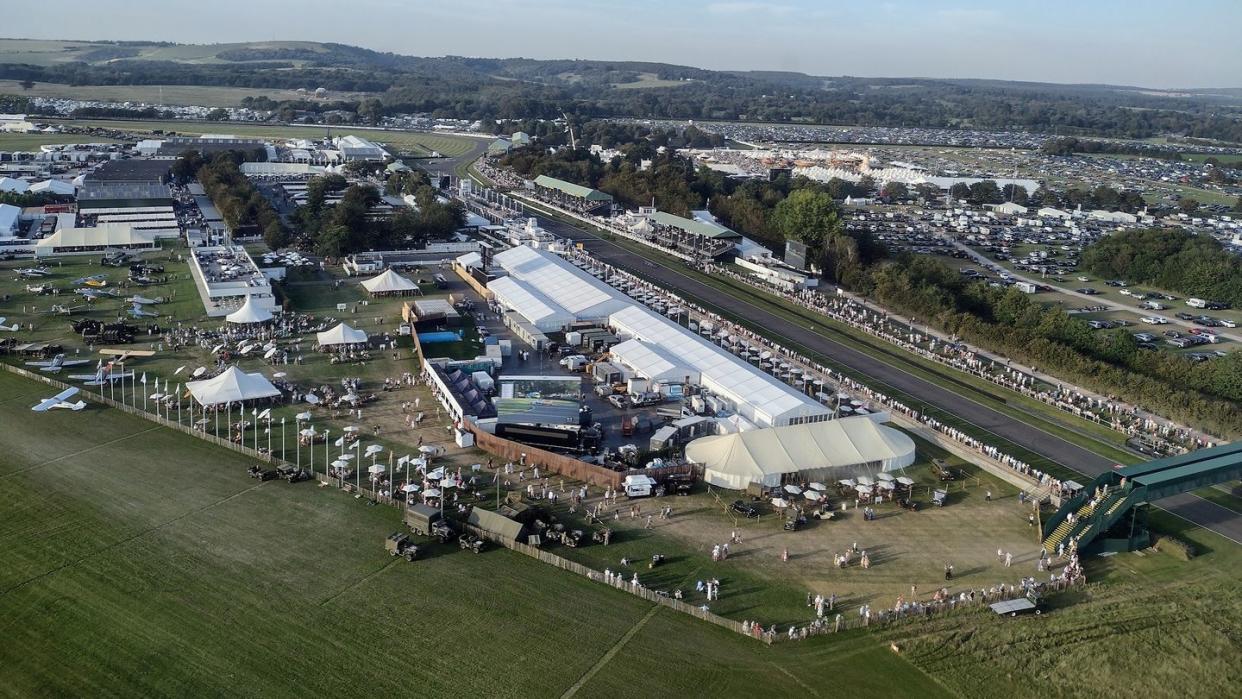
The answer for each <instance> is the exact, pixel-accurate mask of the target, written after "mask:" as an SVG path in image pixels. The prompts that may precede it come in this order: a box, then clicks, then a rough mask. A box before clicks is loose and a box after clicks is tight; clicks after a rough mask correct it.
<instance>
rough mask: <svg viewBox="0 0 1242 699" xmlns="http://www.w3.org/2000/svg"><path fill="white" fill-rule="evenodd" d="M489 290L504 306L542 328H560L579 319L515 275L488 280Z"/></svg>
mask: <svg viewBox="0 0 1242 699" xmlns="http://www.w3.org/2000/svg"><path fill="white" fill-rule="evenodd" d="M487 290H488V291H490V292H492V293H493V294H494V295H495V296H496V301H497V302H499V303H500V304H501V305H502V306H506V307H508V308H512V309H513V310H515V311H517V312H518V313H520V314H521V315H522V317H523V318H525V319H527V320H529V321H530V322H531V324H532V325H534V326H535V327H536V328H538V329H540V330H544V331H547V330H560V329H561V328H563V327H565V326H566V325H569V324H570V323H572V322H574V321H575V320H577V318H576V317H575V316H574V314H573V313H570V312H569V311H567V310H565V309H564V308H561V307H560V306H559V305H558V304H557V303H556V302H555V301H553V300H552V299H550V298H548V297H547V296H544V295H543V294H542V293H540V292H539V291H538V290H537V289H535V288H533V287H531V286H530V285H528V284H526V283H524V282H521V281H518V280H517V279H514V278H513V277H500V278H499V279H493V280H492V281H490V282H488V284H487Z"/></svg>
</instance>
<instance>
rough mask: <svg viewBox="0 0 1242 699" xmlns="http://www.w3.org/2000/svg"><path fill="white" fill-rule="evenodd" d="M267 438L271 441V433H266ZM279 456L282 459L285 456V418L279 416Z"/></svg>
mask: <svg viewBox="0 0 1242 699" xmlns="http://www.w3.org/2000/svg"><path fill="white" fill-rule="evenodd" d="M267 439H268V442H271V440H272V437H271V435H268V437H267ZM280 458H281V460H282V461H283V460H284V458H285V419H284V418H283V417H282V418H280Z"/></svg>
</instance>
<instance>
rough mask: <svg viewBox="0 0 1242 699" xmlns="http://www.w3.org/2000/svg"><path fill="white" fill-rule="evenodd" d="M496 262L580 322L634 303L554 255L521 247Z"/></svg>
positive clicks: (503, 255)
mask: <svg viewBox="0 0 1242 699" xmlns="http://www.w3.org/2000/svg"><path fill="white" fill-rule="evenodd" d="M493 261H494V262H495V263H496V264H498V265H500V266H501V267H502V268H503V269H504V270H505V271H507V272H508V273H509V275H510V276H511V277H513V278H515V279H517V280H519V281H522V282H524V283H525V284H526V285H527V286H528V287H529V288H533V289H536V290H538V291H539V292H540V293H542V294H543V295H544V296H545V297H547V298H549V299H551V300H552V302H553V303H555V304H556V305H558V306H560V307H561V308H564V309H565V310H567V311H569V312H570V313H572V314H574V315H575V316H576V317H577V319H578V320H584V319H594V318H599V319H602V318H606V317H608V315H609V314H610V313H612V312H614V311H616V310H619V309H621V308H624V307H626V306H628V305H630V303H631V301H630V300H629V298H627V297H626V296H625V295H624V294H622V293H621V292H619V291H617V290H616V289H613V288H612V287H611V286H608V285H607V284H605V283H604V282H601V281H600V280H598V279H596V278H595V277H592V276H590V275H588V274H586V273H584V272H582V270H580V269H578V268H577V267H574V266H573V265H572V264H570V263H569V262H567V261H565V260H564V259H562V258H561V257H560V256H559V255H556V254H554V253H550V252H546V251H543V250H536V249H534V248H531V247H528V246H525V245H519V246H516V247H513V248H510V249H508V250H505V251H504V252H501V253H497V254H496V256H495V258H493ZM488 288H491V284H490V283H489V285H488Z"/></svg>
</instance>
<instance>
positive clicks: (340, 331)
mask: <svg viewBox="0 0 1242 699" xmlns="http://www.w3.org/2000/svg"><path fill="white" fill-rule="evenodd" d="M315 341H316V342H317V343H319V344H320V345H321V346H332V345H359V344H362V343H364V342H366V341H367V334H366V332H365V331H362V330H355V329H354V328H351V327H349V326H348V325H346V324H344V323H337V324H336V327H333V328H330V329H328V330H325V331H323V332H321V333H316V334H315Z"/></svg>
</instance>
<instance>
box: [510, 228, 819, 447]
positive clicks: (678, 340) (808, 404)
mask: <svg viewBox="0 0 1242 699" xmlns="http://www.w3.org/2000/svg"><path fill="white" fill-rule="evenodd" d="M495 263H496V264H497V265H498V266H499V267H500V268H501V269H503V270H504V271H505V272H507V273H508V276H506V277H500V278H498V279H494V280H492V281H491V282H489V283H488V290H489V291H491V292H492V293H493V294H494V295H495V301H496V303H498V304H499V305H500V306H501V307H502V308H503V309H505V310H506V311H508V312H509V313H512V314H515V315H519V316H521V317H522V318H523V319H525V321H526V322H527V323H529V324H530V325H531V326H533V328H535V329H537V330H538V331H542V332H551V331H556V330H562V329H565V327H567V326H568V325H569V324H570V323H574V322H590V323H598V324H601V325H607V326H608V327H610V328H612V329H613V331H614V332H615V334H616V336H617V338H618V339H619V340H622V342H620V343H619V344H617V345H615V346H614V347H613V348H612V356H613V359H614V362H616V363H619V364H621V365H622V366H623V367H624V368H625V369H626V370H627V371H628V372H631V373H632V374H633V375H634V376H637V377H640V378H643V379H647V380H649V381H650V382H652V383H653V384H654V383H659V382H665V383H675V384H683V383H684V384H690V385H693V386H698V387H699V388H700V389H702V390H703V391H707V392H710V393H711V394H714V395H715V396H717V397H718V398H719V399H720V400H721V402H722V403H723V404H724V405H725V406H727V408H728V409H729V410H731V411H734V412H736V414H737V415H738V416H740V417H741V418H742V419H743V420H745V421H748V422H749V423H752V424H753V425H756V426H760V427H769V426H774V425H790V424H799V423H803V422H814V421H819V420H827V419H829V417H830V411H829V410H828V409H827V408H825V407H824V406H822V405H820V404H819V403H818V402H816V401H815V400H814V399H813V398H811V397H810V396H808V395H806V394H804V393H802V392H800V391H798V390H796V389H794V388H792V387H791V386H788V385H786V384H785V383H783V382H781V381H780V380H779V379H777V378H776V377H774V376H770V375H768V374H766V373H764V372H763V371H762V370H760V369H759V368H758V367H755V366H753V365H751V364H749V363H747V362H746V361H744V360H741V359H738V358H737V357H735V356H734V355H733V354H731V353H729V352H727V351H725V350H723V349H721V348H720V347H718V346H716V345H715V344H713V343H711V342H709V341H707V340H705V339H703V338H702V337H699V336H698V335H697V334H695V333H693V332H690V331H689V330H687V329H686V328H684V327H682V326H680V325H678V324H676V323H674V322H672V321H671V320H669V319H667V318H665V317H664V316H662V315H660V314H658V313H656V312H654V311H652V310H650V309H648V308H646V307H645V306H640V305H638V304H637V303H635V302H634V301H633V300H632V299H630V298H629V297H628V296H626V295H624V294H622V293H621V292H620V291H617V290H616V289H614V288H612V287H611V286H609V285H607V284H605V283H604V282H602V281H600V280H598V279H596V278H594V277H592V276H591V275H589V274H587V273H585V272H583V271H582V270H580V269H578V268H577V267H575V266H574V265H573V264H571V263H569V262H567V261H566V260H564V259H562V258H561V257H560V256H558V255H556V254H554V253H551V252H546V251H542V250H536V249H533V248H529V247H516V248H512V249H509V250H506V251H504V252H501V253H498V254H497V255H496V257H495ZM506 315H508V314H506Z"/></svg>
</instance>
